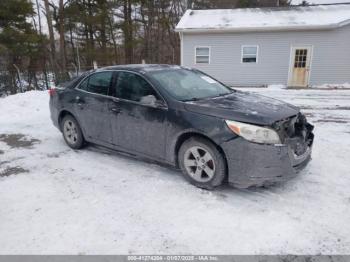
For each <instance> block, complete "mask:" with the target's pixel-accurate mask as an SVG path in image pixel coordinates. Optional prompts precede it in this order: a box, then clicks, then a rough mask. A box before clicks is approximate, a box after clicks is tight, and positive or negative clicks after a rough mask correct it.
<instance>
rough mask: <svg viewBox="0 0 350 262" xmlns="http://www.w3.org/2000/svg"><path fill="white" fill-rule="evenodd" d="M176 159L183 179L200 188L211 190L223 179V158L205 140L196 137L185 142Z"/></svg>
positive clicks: (224, 171)
mask: <svg viewBox="0 0 350 262" xmlns="http://www.w3.org/2000/svg"><path fill="white" fill-rule="evenodd" d="M178 159H179V164H180V168H181V170H182V173H183V174H184V176H185V178H186V179H187V180H188V181H189V182H190V183H192V184H194V185H196V186H198V187H200V188H205V189H213V188H214V187H217V186H219V185H221V184H222V182H223V180H224V179H225V176H226V164H225V160H224V157H223V155H222V154H221V153H220V152H219V150H218V149H217V148H216V146H215V145H214V144H213V143H211V142H210V141H208V140H206V139H203V138H197V137H196V138H190V139H189V140H187V141H185V142H184V143H183V145H182V146H181V148H180V150H179V155H178Z"/></svg>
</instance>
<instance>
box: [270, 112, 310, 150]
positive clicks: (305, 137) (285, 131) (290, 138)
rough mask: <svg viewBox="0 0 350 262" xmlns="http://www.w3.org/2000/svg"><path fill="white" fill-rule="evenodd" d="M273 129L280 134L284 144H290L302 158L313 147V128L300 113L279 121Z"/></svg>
mask: <svg viewBox="0 0 350 262" xmlns="http://www.w3.org/2000/svg"><path fill="white" fill-rule="evenodd" d="M273 128H274V129H275V130H276V131H277V133H278V134H279V136H280V138H281V141H282V143H283V144H288V145H289V146H290V147H291V148H292V150H293V152H294V153H295V154H296V155H297V156H300V155H302V154H304V153H305V151H306V150H307V148H308V147H309V146H311V145H312V141H313V134H312V130H313V126H312V125H311V124H310V123H308V122H307V120H306V117H305V116H304V115H303V114H301V113H299V114H298V115H296V116H292V117H289V118H287V119H283V120H281V121H277V122H276V123H275V124H274V125H273Z"/></svg>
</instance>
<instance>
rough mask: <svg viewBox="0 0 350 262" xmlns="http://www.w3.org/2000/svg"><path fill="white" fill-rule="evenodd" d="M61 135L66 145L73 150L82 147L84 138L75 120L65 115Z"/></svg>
mask: <svg viewBox="0 0 350 262" xmlns="http://www.w3.org/2000/svg"><path fill="white" fill-rule="evenodd" d="M61 125H62V133H63V138H64V140H65V141H66V143H67V145H68V146H69V147H71V148H73V149H80V148H82V147H83V145H84V137H83V133H82V131H81V128H80V126H79V124H78V122H77V120H76V119H75V118H74V117H73V116H71V115H67V116H65V117H64V118H63V119H62V122H61Z"/></svg>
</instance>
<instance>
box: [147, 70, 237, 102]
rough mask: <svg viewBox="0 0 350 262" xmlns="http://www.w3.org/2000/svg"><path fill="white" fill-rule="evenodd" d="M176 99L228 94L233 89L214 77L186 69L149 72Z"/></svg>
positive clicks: (184, 99) (185, 99)
mask: <svg viewBox="0 0 350 262" xmlns="http://www.w3.org/2000/svg"><path fill="white" fill-rule="evenodd" d="M150 74H151V76H152V77H153V78H154V79H155V80H156V81H158V82H159V84H160V85H161V86H162V87H163V88H164V89H165V90H167V91H168V92H169V93H170V95H172V96H173V97H175V98H176V99H177V100H181V101H190V100H197V99H204V98H209V97H215V96H221V95H226V94H230V93H232V92H233V90H231V89H229V88H228V87H226V86H224V85H223V84H221V83H219V82H217V81H216V80H215V79H213V78H211V77H209V76H207V75H205V74H203V73H200V72H198V71H192V70H188V69H176V70H174V69H173V70H161V71H154V72H151V73H150Z"/></svg>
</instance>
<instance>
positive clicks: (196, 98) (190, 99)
mask: <svg viewBox="0 0 350 262" xmlns="http://www.w3.org/2000/svg"><path fill="white" fill-rule="evenodd" d="M203 99H204V98H199V97H192V98H188V99H183V100H181V101H182V102H190V101H199V100H203Z"/></svg>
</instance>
